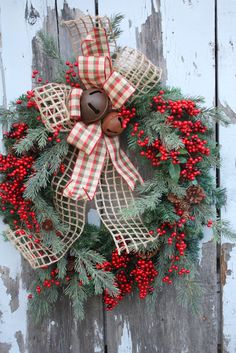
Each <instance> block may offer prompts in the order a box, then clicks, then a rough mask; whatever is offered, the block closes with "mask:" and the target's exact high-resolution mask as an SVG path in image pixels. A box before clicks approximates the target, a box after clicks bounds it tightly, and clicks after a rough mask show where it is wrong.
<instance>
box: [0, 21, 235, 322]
mask: <svg viewBox="0 0 236 353" xmlns="http://www.w3.org/2000/svg"><path fill="white" fill-rule="evenodd" d="M107 23H109V21H107V19H104V18H102V19H101V18H96V19H93V18H91V17H90V16H85V17H83V18H80V19H78V20H75V21H74V20H73V21H68V22H66V23H65V26H66V27H67V28H68V30H69V33H70V35H71V38H72V45H73V47H77V46H78V43H77V42H78V40H80V41H81V43H82V45H81V47H82V54H81V55H79V57H78V60H77V61H76V62H74V63H71V62H66V65H67V69H66V72H65V80H66V82H65V83H62V82H59V83H55V82H54V83H47V82H46V83H45V84H43V83H42V82H41V81H42V79H41V78H40V77H39V76H38V75H39V73H38V71H37V70H34V71H33V78H35V79H36V81H37V83H40V85H37V87H35V88H34V89H33V90H30V91H28V92H27V94H26V95H22V96H21V97H20V98H19V99H18V100H17V101H16V102H15V103H14V104H13V105H12V107H11V109H10V110H7V111H2V120H4V119H5V121H6V120H7V122H8V123H9V121H10V122H11V126H10V129H9V130H8V132H6V133H5V137H4V142H5V146H6V151H7V154H6V155H0V171H1V174H2V179H1V183H0V202H1V212H2V214H3V216H4V221H5V223H7V224H8V225H9V229H7V230H6V232H5V234H6V237H7V238H8V239H9V240H10V241H12V242H13V243H14V244H15V246H16V248H17V249H18V250H19V251H20V252H21V254H22V255H23V256H24V257H25V258H26V259H27V260H28V262H29V263H30V265H31V266H32V267H33V268H34V269H35V271H34V281H33V283H32V286H31V292H30V294H29V295H28V297H29V299H30V301H29V302H30V306H31V308H32V312H33V313H34V314H35V316H36V318H37V319H39V318H40V317H41V316H42V315H43V314H46V313H48V311H49V310H50V308H51V307H52V305H53V304H54V303H55V302H56V300H57V298H58V296H59V295H60V293H61V292H62V291H63V292H64V294H65V295H68V296H69V297H70V298H71V300H72V303H73V308H74V312H75V316H76V317H77V318H78V317H80V318H82V317H83V315H84V311H83V304H84V302H85V301H86V299H87V298H88V297H89V296H92V295H97V294H103V297H104V303H105V306H106V308H107V309H108V310H111V309H113V308H114V307H115V306H116V305H117V304H118V303H119V302H120V301H121V300H122V299H123V298H124V297H125V296H126V295H128V294H130V293H131V292H133V291H134V290H136V289H137V290H138V292H139V297H140V298H141V299H143V298H145V297H147V296H148V297H149V298H152V299H155V298H156V296H157V293H158V291H160V290H162V289H163V288H164V286H165V285H171V284H175V285H176V286H177V287H178V290H179V291H180V293H181V295H180V298H181V299H183V298H185V297H186V296H187V294H193V293H195V294H196V293H198V292H199V291H197V289H196V288H197V286H198V282H199V278H198V277H197V267H196V264H197V260H198V250H199V242H200V240H201V239H202V237H203V231H204V227H205V226H207V227H212V228H213V231H214V234H215V237H216V238H218V237H219V234H220V232H222V231H224V232H225V233H228V235H230V234H231V233H230V230H229V229H228V228H227V224H226V222H224V221H222V220H218V219H217V217H216V215H215V208H214V206H216V208H217V209H219V208H220V207H221V206H222V205H224V204H225V191H224V190H222V189H220V188H218V187H216V185H215V180H214V176H213V173H212V168H215V167H217V165H218V163H219V149H218V146H217V144H216V142H215V139H214V129H215V123H216V122H218V121H222V122H224V123H226V120H225V117H224V116H223V115H222V114H221V113H220V112H219V111H217V110H216V109H206V108H204V107H203V106H202V103H203V100H202V99H200V98H186V97H184V96H183V95H182V93H181V92H180V91H179V90H178V89H172V88H167V87H164V88H163V87H161V85H160V84H159V80H160V77H161V70H160V69H159V68H157V67H155V66H154V65H153V64H152V63H151V62H150V61H149V60H148V59H147V58H146V57H145V56H144V55H143V54H142V53H140V52H138V51H137V50H134V49H129V48H124V49H121V48H119V51H116V50H114V51H113V53H111V52H110V47H111V44H109V41H110V42H111V41H112V39H113V37H112V35H113V34H114V33H113V32H112V30H111V29H110V27H109V28H108V27H107ZM75 33H76V35H75ZM78 35H80V38H79V37H78ZM121 133H123V134H122V136H123V138H122V143H123V144H124V145H126V152H127V154H128V155H129V157H128V155H127V154H126V153H125V152H124V151H123V149H121V147H120V141H119V137H118V135H120V134H121ZM131 159H132V160H133V162H134V163H135V165H136V167H135V166H134V164H133V163H132V162H131ZM138 169H139V171H138ZM142 169H143V170H148V176H147V175H146V176H145V175H143V176H142V177H141V175H140V172H141V171H142ZM143 178H144V179H145V181H143ZM136 183H139V185H138V186H137V187H136V191H135V192H136V195H135V197H134V188H135V186H136ZM92 200H93V201H92ZM91 202H93V207H95V208H96V210H97V213H98V215H99V217H100V219H101V221H102V226H101V227H98V226H95V225H93V224H89V223H88V222H86V207H88V206H89V207H91V206H90V204H91ZM94 205H95V206H94ZM180 279H181V281H179V280H180ZM179 283H181V285H179ZM190 299H191V300H193V299H192V297H191V298H190Z"/></svg>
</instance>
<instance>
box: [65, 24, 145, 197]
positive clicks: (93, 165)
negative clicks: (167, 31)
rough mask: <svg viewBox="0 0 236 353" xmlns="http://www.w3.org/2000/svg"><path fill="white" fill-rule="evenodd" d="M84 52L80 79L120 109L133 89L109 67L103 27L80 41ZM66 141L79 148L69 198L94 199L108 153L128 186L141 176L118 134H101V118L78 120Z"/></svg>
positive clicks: (75, 95)
mask: <svg viewBox="0 0 236 353" xmlns="http://www.w3.org/2000/svg"><path fill="white" fill-rule="evenodd" d="M81 47H82V53H83V56H79V57H78V70H79V76H80V79H81V81H82V82H83V84H84V86H85V87H86V88H87V89H88V88H91V87H99V88H103V90H104V91H105V92H106V94H107V95H108V96H109V98H110V100H111V103H112V108H113V109H119V108H120V107H121V106H122V105H123V104H124V103H125V102H126V101H127V99H128V98H129V97H130V96H131V95H132V94H133V93H134V91H135V89H134V88H133V87H132V86H131V85H130V83H129V82H128V81H127V80H126V79H125V78H124V77H123V76H122V75H121V74H120V73H118V72H116V71H113V70H112V63H111V58H110V50H109V45H108V41H107V36H106V32H105V29H104V28H94V29H93V30H92V31H91V32H90V33H89V35H88V36H87V37H86V39H85V40H84V41H83V42H82V45H81ZM82 92H83V91H82V90H81V89H79V88H74V89H72V92H71V95H70V103H69V109H70V115H71V117H72V118H74V117H76V118H78V117H79V116H80V98H81V95H82ZM67 141H68V143H70V144H72V145H74V146H76V147H77V148H78V149H79V154H78V158H77V161H76V163H75V167H74V170H73V173H72V176H71V179H70V181H69V182H68V183H67V185H66V187H65V189H64V195H65V196H67V197H70V198H72V199H75V200H78V199H88V200H91V199H93V197H94V195H95V192H96V188H97V185H98V182H99V179H100V176H101V173H102V169H103V166H104V162H105V159H106V158H107V157H108V156H109V157H110V158H111V160H112V163H113V165H114V167H115V169H116V171H117V172H118V173H119V174H120V175H121V176H122V177H123V178H124V180H125V181H126V182H127V184H128V185H129V187H130V188H131V190H133V189H134V187H135V184H136V182H137V180H139V181H140V182H142V178H141V176H140V175H139V173H138V171H137V170H136V169H135V167H134V165H133V164H132V163H131V161H130V160H129V158H128V157H127V155H126V154H125V153H124V152H123V151H122V150H121V149H120V143H119V138H118V137H112V138H111V137H108V136H105V135H103V133H102V130H101V124H100V122H96V123H93V124H90V125H88V126H87V125H85V124H84V123H83V122H80V121H79V122H77V123H76V125H75V126H74V128H73V129H72V130H71V132H70V134H69V136H68V138H67Z"/></svg>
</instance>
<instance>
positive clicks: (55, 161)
mask: <svg viewBox="0 0 236 353" xmlns="http://www.w3.org/2000/svg"><path fill="white" fill-rule="evenodd" d="M67 153H68V144H67V142H66V141H62V142H61V143H57V144H55V145H54V146H53V147H51V148H48V149H47V150H45V151H44V152H43V153H42V154H41V155H40V157H39V158H38V159H37V160H36V162H35V163H34V169H35V174H34V175H31V176H30V177H29V179H28V180H27V182H26V190H25V192H24V197H25V198H27V199H30V200H32V201H34V200H35V198H36V197H37V195H38V193H39V191H40V190H41V189H44V188H46V187H47V184H48V182H49V178H50V177H51V176H52V175H53V173H55V172H56V171H57V170H58V169H59V167H60V165H61V162H62V159H63V158H64V157H65V156H66V155H67Z"/></svg>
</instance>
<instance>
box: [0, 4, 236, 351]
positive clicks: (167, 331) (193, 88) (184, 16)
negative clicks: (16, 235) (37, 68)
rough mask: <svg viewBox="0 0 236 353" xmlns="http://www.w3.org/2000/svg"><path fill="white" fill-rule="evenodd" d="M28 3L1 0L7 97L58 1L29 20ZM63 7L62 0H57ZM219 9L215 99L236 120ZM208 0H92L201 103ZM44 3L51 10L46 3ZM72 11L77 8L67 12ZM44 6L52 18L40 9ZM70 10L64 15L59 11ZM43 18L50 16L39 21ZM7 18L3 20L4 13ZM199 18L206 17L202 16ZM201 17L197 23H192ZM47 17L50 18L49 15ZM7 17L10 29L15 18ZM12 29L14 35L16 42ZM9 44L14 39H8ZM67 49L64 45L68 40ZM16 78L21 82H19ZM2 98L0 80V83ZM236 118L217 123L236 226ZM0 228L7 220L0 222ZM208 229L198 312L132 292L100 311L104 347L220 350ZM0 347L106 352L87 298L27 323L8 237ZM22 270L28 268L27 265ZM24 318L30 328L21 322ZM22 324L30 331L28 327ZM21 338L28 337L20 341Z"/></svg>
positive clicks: (1, 281)
mask: <svg viewBox="0 0 236 353" xmlns="http://www.w3.org/2000/svg"><path fill="white" fill-rule="evenodd" d="M26 3H27V2H26V1H22V0H7V1H2V2H1V5H0V7H1V9H0V10H1V13H0V28H2V30H3V33H2V32H1V30H0V42H1V43H2V60H3V65H2V68H3V71H4V74H5V77H6V94H7V100H8V102H10V101H11V100H12V99H15V98H16V97H17V96H18V95H19V94H21V93H22V92H23V91H25V90H27V89H28V88H29V87H30V85H31V77H30V76H31V63H32V48H31V46H32V43H31V41H32V38H33V37H34V35H35V33H36V31H37V30H38V29H40V28H41V27H42V26H43V24H44V26H45V25H47V26H49V27H50V28H52V27H53V26H54V23H55V21H54V20H55V19H53V14H55V10H54V6H55V0H34V1H32V3H33V6H34V8H35V9H36V10H37V11H38V13H39V14H40V17H38V16H37V17H36V22H35V24H33V25H32V24H29V23H28V22H29V21H28V17H27V18H26V20H25V18H24V16H25V6H26ZM56 3H57V5H58V9H59V11H60V9H62V7H63V3H64V0H57V1H56ZM67 4H68V7H69V8H70V9H72V8H73V7H77V6H79V7H80V9H81V10H84V11H85V12H86V10H89V11H90V13H91V11H92V10H91V9H92V8H94V0H87V1H86V2H84V1H80V2H78V0H68V1H67ZM217 4H218V6H219V13H218V18H219V28H218V32H219V82H218V84H219V100H220V102H221V104H222V106H223V107H224V109H225V112H226V113H227V114H228V115H229V116H230V118H231V120H232V121H233V122H235V121H236V120H235V119H236V118H235V116H236V115H235V114H236V113H235V112H236V105H235V104H236V103H235V102H236V101H235V92H236V85H235V78H236V73H235V62H236V53H235V50H234V48H235V43H236V38H235V33H233V32H232V28H234V24H235V17H236V2H235V0H227V2H226V1H224V0H217ZM214 5H215V1H214V0H209V1H206V0H182V1H179V2H176V0H168V1H165V0H130V1H129V2H127V0H119V1H117V2H115V1H114V2H112V6H111V1H110V0H99V10H100V13H102V14H108V15H110V14H114V13H118V12H120V13H123V14H125V19H124V21H123V23H122V27H123V28H122V29H123V30H124V32H123V34H122V35H121V38H120V41H119V44H120V45H129V46H131V47H135V46H136V44H137V45H138V46H139V48H140V49H141V50H143V51H145V52H146V54H147V55H148V56H149V57H150V58H151V59H152V60H153V61H154V62H155V63H158V64H160V65H161V66H162V68H163V71H164V75H163V81H166V82H167V84H168V85H171V86H179V87H181V88H182V90H183V91H184V93H187V94H192V95H199V94H200V95H203V96H205V97H206V102H207V104H208V105H212V104H213V102H214V93H215V82H214V79H215V66H214V65H215V44H214V34H215V33H214V24H215V22H214ZM49 8H50V9H49ZM71 11H72V12H73V11H74V10H71ZM49 13H50V16H47V15H48V14H49ZM68 14H70V11H69V12H68V13H66V16H67V15H68ZM46 17H47V21H48V22H47V21H45V18H46ZM9 18H10V20H9ZM202 19H204V21H202ZM200 20H201V26H199V21H200ZM53 21H54V22H53ZM13 23H14V26H12V24H13ZM15 28H17V31H18V33H19V34H20V36H21V40H20V41H15V32H16V31H15ZM13 42H14V46H13V45H10V43H13ZM65 47H66V45H65ZM16 83H18V84H16ZM0 94H1V103H0V104H2V102H3V101H4V99H2V98H3V86H2V85H0ZM235 129H236V127H235V125H234V126H233V127H232V128H230V129H228V130H224V129H221V131H220V135H221V142H222V144H223V150H222V156H223V165H222V173H221V179H222V185H223V186H226V187H227V188H228V190H229V197H228V206H227V209H226V210H225V211H224V212H223V216H225V217H226V218H228V219H229V220H232V223H233V227H234V228H235V229H236V217H235V214H236V183H235V177H236V166H235V163H236V153H235V150H236V149H235V148H232V145H233V143H234V141H235V136H236V130H235ZM88 220H89V222H90V223H96V222H97V218H96V213H95V212H94V210H92V209H91V210H90V212H89V214H88ZM0 226H1V229H3V228H4V225H3V224H1V225H0ZM210 240H211V231H210V230H209V229H207V231H206V233H205V237H204V240H203V242H202V246H201V253H200V254H201V257H200V258H201V261H200V266H201V268H202V278H203V281H204V284H205V286H206V288H207V295H206V296H205V297H204V298H203V303H202V307H203V313H202V315H201V317H200V319H196V318H193V317H192V315H191V313H190V312H189V311H184V310H182V309H181V310H180V309H178V308H176V305H175V298H176V296H175V293H174V291H173V290H171V289H168V290H167V292H166V295H165V296H162V297H161V296H160V298H158V304H157V307H156V309H155V311H154V312H153V313H152V314H147V308H146V307H145V304H144V303H143V302H142V303H140V302H138V301H137V300H135V299H133V298H130V299H129V300H128V301H124V303H123V304H122V305H121V306H120V308H119V309H117V311H116V312H115V313H114V314H113V313H109V314H107V316H106V320H107V326H106V327H105V330H106V334H107V344H108V352H107V353H131V352H132V353H166V352H168V353H169V352H171V353H172V352H175V353H187V352H188V353H202V352H205V351H206V352H207V353H215V352H216V351H217V343H218V342H217V329H218V328H217V325H218V322H217V318H218V321H219V316H218V315H219V313H218V309H217V296H216V290H217V288H218V287H217V286H216V263H215V258H216V251H215V247H214V244H213V243H212V241H210ZM0 249H1V250H0V251H1V256H0V353H42V352H43V353H52V350H53V352H54V351H55V352H58V353H65V352H66V353H67V352H68V353H69V352H72V353H74V352H76V353H91V352H93V351H94V352H96V353H104V342H103V340H104V337H103V333H104V331H103V330H104V328H103V323H104V322H103V315H102V305H101V301H100V300H99V299H98V300H97V299H96V300H93V301H90V303H89V305H88V308H87V311H86V320H85V321H84V322H83V323H81V324H80V323H75V322H73V320H71V307H70V304H69V303H68V302H66V301H62V302H60V303H58V306H57V308H56V309H55V312H53V314H52V317H51V318H49V319H48V320H45V321H44V322H43V323H42V325H40V327H37V326H35V325H34V323H33V322H32V321H30V319H28V323H27V311H26V310H27V306H26V305H27V300H26V289H25V286H26V284H25V283H26V282H27V281H29V276H28V274H25V273H23V270H22V262H21V258H20V256H19V254H18V253H17V252H16V251H15V250H14V249H13V247H12V246H11V244H9V243H6V242H3V241H2V239H1V240H0ZM235 258H236V247H235V246H234V245H233V244H231V243H229V242H228V240H225V241H224V244H223V246H222V257H221V265H222V267H221V270H222V271H221V277H222V284H223V285H224V292H223V312H224V321H223V332H224V353H235V352H236V335H235V327H236V310H235V308H236V296H235V288H236V278H235V267H236V266H235ZM24 268H26V267H25V265H24ZM27 325H28V326H27ZM26 327H27V330H28V331H27V332H26ZM27 340H28V341H27Z"/></svg>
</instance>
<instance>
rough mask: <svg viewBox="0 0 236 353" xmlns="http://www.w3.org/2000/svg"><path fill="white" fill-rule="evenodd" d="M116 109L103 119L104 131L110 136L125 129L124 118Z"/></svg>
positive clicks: (118, 133)
mask: <svg viewBox="0 0 236 353" xmlns="http://www.w3.org/2000/svg"><path fill="white" fill-rule="evenodd" d="M118 114H119V113H118V112H116V111H111V112H110V113H108V114H107V115H106V116H105V118H104V119H103V121H102V131H103V133H104V134H105V135H107V136H109V137H113V136H117V135H120V134H121V133H122V132H123V131H124V129H125V128H124V127H122V122H123V118H122V117H121V116H119V115H118Z"/></svg>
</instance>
